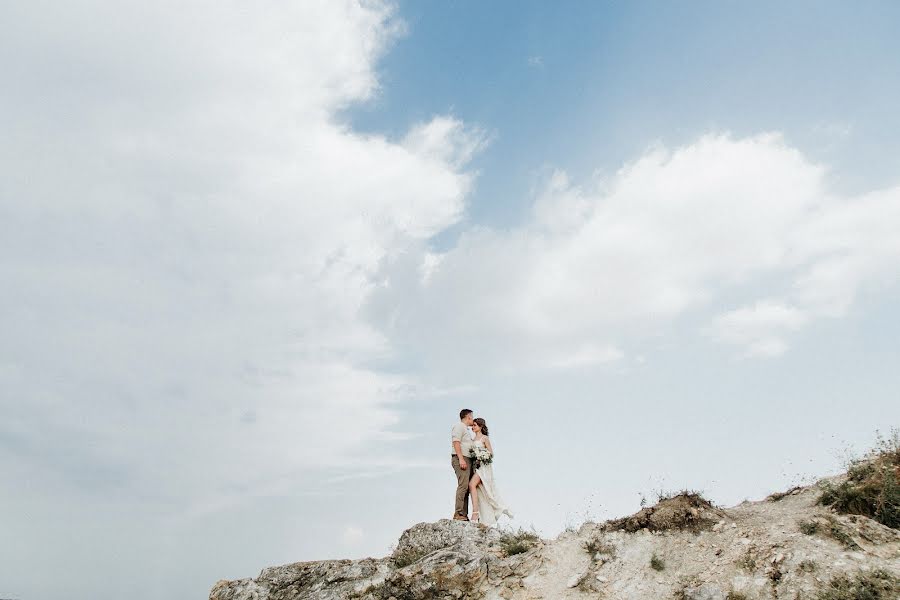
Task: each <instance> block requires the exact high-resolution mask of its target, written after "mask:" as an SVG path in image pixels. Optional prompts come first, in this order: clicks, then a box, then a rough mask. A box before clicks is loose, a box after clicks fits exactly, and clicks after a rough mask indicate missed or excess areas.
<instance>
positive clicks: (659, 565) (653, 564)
mask: <svg viewBox="0 0 900 600" xmlns="http://www.w3.org/2000/svg"><path fill="white" fill-rule="evenodd" d="M650 568H651V569H653V570H654V571H662V570H663V569H665V568H666V561H664V560H663V559H661V558H660V557H658V556H657V555H656V554H654V555H653V556H651V557H650Z"/></svg>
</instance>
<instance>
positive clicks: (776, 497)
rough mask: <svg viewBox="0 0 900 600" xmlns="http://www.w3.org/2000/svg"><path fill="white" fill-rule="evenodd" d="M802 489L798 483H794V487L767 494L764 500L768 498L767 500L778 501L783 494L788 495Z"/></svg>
mask: <svg viewBox="0 0 900 600" xmlns="http://www.w3.org/2000/svg"><path fill="white" fill-rule="evenodd" d="M802 489H803V488H801V487H800V486H799V485H795V486H794V487H792V488H791V489H789V490H785V491H783V492H775V493H774V494H769V495H768V496H767V497H766V500H768V501H769V502H778V501H779V500H781V499H782V498H784V497H785V496H790V495H791V494H794V493H796V492H798V491H800V490H802Z"/></svg>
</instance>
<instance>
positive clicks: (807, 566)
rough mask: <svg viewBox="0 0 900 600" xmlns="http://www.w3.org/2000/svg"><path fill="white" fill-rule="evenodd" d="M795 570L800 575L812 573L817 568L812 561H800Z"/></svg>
mask: <svg viewBox="0 0 900 600" xmlns="http://www.w3.org/2000/svg"><path fill="white" fill-rule="evenodd" d="M797 568H798V569H799V570H800V572H801V573H814V572H815V570H816V569H818V568H819V566H818V565H817V564H816V561H814V560H804V561H800V564H799V565H797Z"/></svg>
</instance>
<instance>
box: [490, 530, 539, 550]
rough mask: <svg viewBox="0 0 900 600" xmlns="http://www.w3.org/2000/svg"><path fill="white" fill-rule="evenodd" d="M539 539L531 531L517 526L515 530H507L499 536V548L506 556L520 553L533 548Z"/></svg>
mask: <svg viewBox="0 0 900 600" xmlns="http://www.w3.org/2000/svg"><path fill="white" fill-rule="evenodd" d="M540 539H541V538H540V537H538V534H536V533H534V532H533V531H526V530H525V529H521V528H519V529H518V530H517V531H508V532H506V533H504V534H503V535H501V536H500V548H501V549H502V550H503V553H504V554H505V555H506V556H513V555H515V554H522V553H523V552H528V551H529V550H531V549H532V548H534V547H535V546H536V545H537V543H538V541H540Z"/></svg>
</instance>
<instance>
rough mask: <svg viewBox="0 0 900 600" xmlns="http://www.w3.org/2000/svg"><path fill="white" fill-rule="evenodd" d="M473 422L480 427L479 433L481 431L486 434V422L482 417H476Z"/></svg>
mask: <svg viewBox="0 0 900 600" xmlns="http://www.w3.org/2000/svg"><path fill="white" fill-rule="evenodd" d="M475 422H476V423H478V426H479V427H481V433H483V434H484V435H487V434H488V428H487V423H485V422H484V419H482V418H481V417H478V418H477V419H475Z"/></svg>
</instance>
